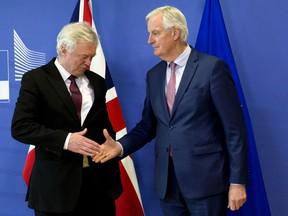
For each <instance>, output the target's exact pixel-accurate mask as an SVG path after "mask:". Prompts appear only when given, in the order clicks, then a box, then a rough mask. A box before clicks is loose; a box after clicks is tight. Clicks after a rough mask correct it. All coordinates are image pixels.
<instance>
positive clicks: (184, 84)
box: [171, 49, 198, 118]
mask: <svg viewBox="0 0 288 216" xmlns="http://www.w3.org/2000/svg"><path fill="white" fill-rule="evenodd" d="M197 60H198V54H197V51H196V50H195V49H192V50H191V54H190V56H189V58H188V61H187V64H186V67H185V69H184V72H183V75H182V78H181V81H180V85H179V87H178V90H177V93H176V96H175V100H174V104H173V109H172V113H171V118H172V117H173V115H174V113H175V111H176V110H177V107H178V105H179V103H180V101H181V100H182V97H183V95H184V93H185V91H186V89H187V88H188V86H189V84H190V82H191V80H192V79H193V76H194V74H195V71H196V68H197V65H198V64H197V63H196V61H197Z"/></svg>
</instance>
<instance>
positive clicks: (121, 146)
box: [116, 141, 124, 157]
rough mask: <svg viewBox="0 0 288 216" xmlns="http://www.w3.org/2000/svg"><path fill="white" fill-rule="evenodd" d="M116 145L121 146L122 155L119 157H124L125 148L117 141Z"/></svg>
mask: <svg viewBox="0 0 288 216" xmlns="http://www.w3.org/2000/svg"><path fill="white" fill-rule="evenodd" d="M116 143H117V144H118V145H119V146H120V148H121V154H120V155H119V156H118V157H123V155H124V150H123V146H122V145H121V143H120V142H117V141H116Z"/></svg>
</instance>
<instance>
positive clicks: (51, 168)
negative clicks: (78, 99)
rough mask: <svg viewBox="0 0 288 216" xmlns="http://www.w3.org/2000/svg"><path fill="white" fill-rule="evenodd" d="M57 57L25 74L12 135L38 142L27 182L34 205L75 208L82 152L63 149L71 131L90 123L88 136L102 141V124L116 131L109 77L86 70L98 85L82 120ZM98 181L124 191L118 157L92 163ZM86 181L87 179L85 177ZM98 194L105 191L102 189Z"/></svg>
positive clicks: (113, 191)
mask: <svg viewBox="0 0 288 216" xmlns="http://www.w3.org/2000/svg"><path fill="white" fill-rule="evenodd" d="M54 61H55V59H52V61H50V62H49V63H48V64H47V65H44V66H42V67H40V68H37V69H35V70H32V71H30V72H27V73H25V74H24V76H23V78H22V85H21V89H20V93H19V97H18V101H17V103H16V108H15V111H14V116H13V120H12V128H11V130H12V136H13V137H14V138H15V139H17V140H18V141H20V142H23V143H26V144H33V145H35V151H36V156H35V163H34V167H33V171H32V175H31V178H30V183H29V186H28V193H27V199H28V200H29V207H31V208H34V209H38V210H40V211H49V212H50V211H52V212H65V211H71V210H72V209H73V208H74V206H75V204H76V202H77V199H78V197H79V193H80V189H81V184H82V171H83V168H82V161H83V156H82V155H80V154H77V153H73V152H71V151H68V150H63V146H64V142H65V139H66V137H67V135H68V133H69V132H78V131H80V130H83V129H84V128H87V129H88V132H87V134H86V135H85V136H86V137H88V138H90V139H92V140H95V141H96V142H98V143H103V142H104V141H105V137H104V136H103V129H104V128H107V129H108V131H109V133H111V134H112V136H113V137H114V136H115V132H114V131H113V129H112V125H111V123H110V121H109V118H108V113H107V109H106V103H105V94H106V86H105V80H104V79H103V78H102V77H100V76H99V75H97V74H96V73H93V72H91V71H86V72H85V75H86V76H87V78H88V79H89V82H90V85H91V86H92V88H93V89H94V96H95V97H94V103H93V105H92V107H91V109H90V111H89V113H88V115H87V117H86V119H85V121H84V123H83V125H82V126H81V122H80V120H79V119H78V117H77V113H76V109H75V107H74V104H73V101H72V99H71V96H70V94H69V92H68V90H67V87H66V85H65V83H64V81H63V79H62V77H61V75H60V73H59V71H58V69H57V68H56V66H55V64H54ZM90 164H91V167H90V168H86V169H93V171H92V173H94V175H95V176H93V178H95V185H97V187H100V188H103V189H104V190H103V191H105V193H106V194H107V195H108V196H110V197H111V198H114V199H115V198H117V197H119V196H120V194H121V192H122V185H121V180H120V172H119V167H118V162H117V161H116V160H112V161H110V162H108V163H105V164H95V163H90ZM84 184H85V183H84ZM97 196H101V194H98V195H97Z"/></svg>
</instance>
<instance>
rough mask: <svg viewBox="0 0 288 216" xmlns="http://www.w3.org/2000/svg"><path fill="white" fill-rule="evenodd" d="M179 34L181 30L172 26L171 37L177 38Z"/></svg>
mask: <svg viewBox="0 0 288 216" xmlns="http://www.w3.org/2000/svg"><path fill="white" fill-rule="evenodd" d="M180 34H181V31H180V30H179V29H178V28H176V27H173V29H172V35H173V39H174V40H177V39H178V38H179V37H180Z"/></svg>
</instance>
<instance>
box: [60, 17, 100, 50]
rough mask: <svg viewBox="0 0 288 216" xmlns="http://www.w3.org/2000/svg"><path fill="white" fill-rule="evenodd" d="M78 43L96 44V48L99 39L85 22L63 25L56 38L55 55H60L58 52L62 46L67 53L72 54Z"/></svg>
mask: <svg viewBox="0 0 288 216" xmlns="http://www.w3.org/2000/svg"><path fill="white" fill-rule="evenodd" d="M79 41H85V42H91V43H96V46H97V45H98V42H99V38H98V36H97V34H96V32H95V31H94V30H93V29H92V28H91V27H90V25H89V24H87V23H85V22H75V23H69V24H67V25H65V26H64V27H63V28H62V30H61V31H60V32H59V34H58V36H57V46H56V51H57V54H58V55H61V52H60V50H61V46H63V45H65V46H66V48H67V51H68V52H72V51H73V49H74V48H75V45H76V43H77V42H79Z"/></svg>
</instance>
